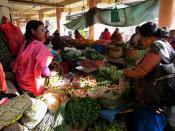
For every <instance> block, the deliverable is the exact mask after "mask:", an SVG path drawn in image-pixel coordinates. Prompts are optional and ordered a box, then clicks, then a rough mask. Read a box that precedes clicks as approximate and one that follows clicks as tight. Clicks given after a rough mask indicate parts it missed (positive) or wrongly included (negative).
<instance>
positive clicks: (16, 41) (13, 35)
mask: <svg viewBox="0 0 175 131" xmlns="http://www.w3.org/2000/svg"><path fill="white" fill-rule="evenodd" d="M2 19H3V20H4V24H2V25H1V28H2V29H3V30H4V32H5V35H6V40H7V42H8V46H9V49H10V52H11V54H12V55H17V54H18V52H19V49H20V46H21V45H22V44H23V43H24V36H23V34H22V32H21V30H20V29H19V28H18V27H17V26H15V25H13V24H12V23H11V22H8V19H7V17H5V16H3V17H2Z"/></svg>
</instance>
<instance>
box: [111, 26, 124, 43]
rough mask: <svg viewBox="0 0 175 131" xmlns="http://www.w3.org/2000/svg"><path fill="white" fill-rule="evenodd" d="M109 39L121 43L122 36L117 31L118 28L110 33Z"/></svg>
mask: <svg viewBox="0 0 175 131" xmlns="http://www.w3.org/2000/svg"><path fill="white" fill-rule="evenodd" d="M111 40H112V41H115V42H116V43H123V36H122V34H121V33H120V31H119V28H116V29H115V31H114V33H113V34H112V35H111Z"/></svg>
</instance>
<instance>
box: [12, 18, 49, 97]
mask: <svg viewBox="0 0 175 131" xmlns="http://www.w3.org/2000/svg"><path fill="white" fill-rule="evenodd" d="M25 39H26V41H25V43H24V44H23V45H22V46H21V49H20V52H19V54H18V57H17V59H16V61H15V63H14V64H13V71H14V72H15V74H16V79H17V82H18V84H19V87H20V89H21V90H25V91H28V92H31V93H33V95H35V96H39V95H41V94H42V93H43V92H44V79H43V76H44V77H47V76H49V75H50V70H49V68H48V66H49V64H50V63H51V61H52V55H51V53H50V51H49V50H48V49H47V48H46V46H45V45H44V44H43V42H44V40H45V29H44V24H43V23H42V22H41V21H37V20H32V21H29V22H28V23H27V26H26V32H25Z"/></svg>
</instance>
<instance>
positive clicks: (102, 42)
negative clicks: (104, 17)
mask: <svg viewBox="0 0 175 131" xmlns="http://www.w3.org/2000/svg"><path fill="white" fill-rule="evenodd" d="M109 43H110V40H103V39H101V40H96V41H94V44H99V45H108V44H109Z"/></svg>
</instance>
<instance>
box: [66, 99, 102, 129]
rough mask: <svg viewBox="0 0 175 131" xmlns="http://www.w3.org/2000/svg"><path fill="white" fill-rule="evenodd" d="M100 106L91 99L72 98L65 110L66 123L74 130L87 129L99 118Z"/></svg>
mask: <svg viewBox="0 0 175 131" xmlns="http://www.w3.org/2000/svg"><path fill="white" fill-rule="evenodd" d="M100 108H101V107H100V105H99V104H98V103H97V101H96V100H94V99H92V98H90V97H83V98H79V97H74V98H71V99H70V100H69V101H68V102H67V104H66V108H65V122H66V124H68V125H69V126H71V127H73V128H86V127H87V126H89V125H91V124H92V123H93V122H94V121H95V120H96V119H97V117H98V115H99V111H100Z"/></svg>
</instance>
